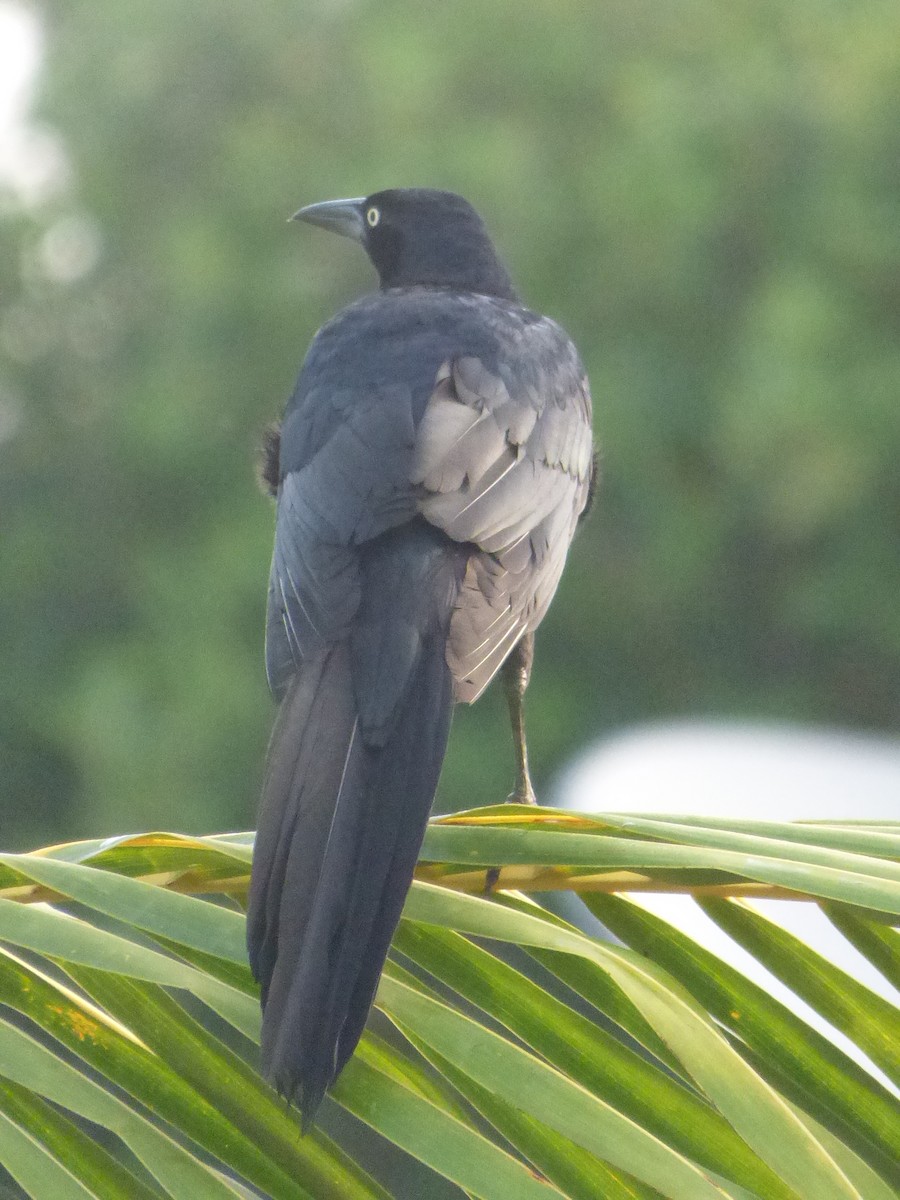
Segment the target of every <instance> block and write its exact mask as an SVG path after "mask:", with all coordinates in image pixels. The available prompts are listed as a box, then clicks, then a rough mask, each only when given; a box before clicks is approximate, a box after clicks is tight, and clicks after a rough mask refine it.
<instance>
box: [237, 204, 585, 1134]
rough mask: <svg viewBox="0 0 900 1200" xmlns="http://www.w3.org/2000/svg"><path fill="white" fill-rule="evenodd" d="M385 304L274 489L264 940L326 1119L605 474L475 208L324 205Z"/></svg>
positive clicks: (364, 308)
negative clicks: (417, 894)
mask: <svg viewBox="0 0 900 1200" xmlns="http://www.w3.org/2000/svg"><path fill="white" fill-rule="evenodd" d="M296 218H297V219H298V220H302V221H308V222H310V223H312V224H314V225H321V226H323V227H324V228H326V229H330V230H333V231H334V232H336V233H341V234H345V235H347V236H349V237H352V238H354V239H355V240H356V241H358V242H361V243H362V245H363V247H364V248H365V250H366V252H367V253H368V255H369V258H370V259H371V261H372V263H373V265H374V267H375V269H376V271H377V272H378V277H379V282H380V285H381V287H380V290H379V291H377V292H375V293H373V294H371V295H367V296H364V297H363V298H362V299H360V300H357V301H356V302H355V303H354V304H351V305H350V306H349V307H347V308H345V309H343V310H342V311H341V312H340V313H338V315H337V316H336V317H334V319H333V320H331V321H329V322H328V324H326V325H325V326H324V327H323V328H322V329H320V330H319V332H318V333H317V334H316V337H315V339H314V340H313V343H312V345H311V347H310V349H309V352H308V354H307V356H306V360H305V362H304V364H303V367H302V369H301V372H300V377H299V379H298V381H297V385H296V387H295V389H294V393H293V395H292V396H291V398H290V401H289V402H288V405H287V409H286V412H285V415H284V419H283V421H282V424H281V430H280V442H279V439H278V438H277V437H275V438H273V439H272V440H271V441H270V445H269V461H268V466H267V469H266V472H265V473H266V476H267V479H268V481H269V483H270V485H271V487H272V490H273V492H274V494H275V495H276V497H277V518H276V530H275V551H274V557H273V560H272V570H271V576H270V582H269V601H268V616H267V627H266V666H267V672H268V678H269V684H270V686H271V689H272V691H273V693H274V694H275V696H276V697H277V699H278V700H279V702H280V708H279V712H278V717H277V720H276V724H275V728H274V732H273V734H272V740H271V744H270V747H269V757H268V766H267V774H266V780H265V784H264V787H263V795H262V802H261V806H260V815H259V832H258V834H257V839H256V851H255V855H254V860H253V876H252V882H251V887H250V908H249V914H248V922H247V930H248V934H247V936H248V945H249V951H250V962H251V965H252V968H253V973H254V975H255V976H256V978H257V980H258V981H259V982H260V984H261V985H262V1005H263V1029H262V1069H263V1072H264V1074H265V1075H266V1076H267V1077H268V1078H269V1079H270V1080H271V1081H272V1083H273V1084H274V1085H275V1087H276V1088H277V1089H278V1090H279V1091H280V1092H281V1093H282V1094H283V1095H285V1096H286V1097H287V1098H288V1099H289V1100H291V1101H295V1102H297V1103H298V1104H299V1105H300V1108H301V1112H302V1116H303V1120H304V1123H305V1124H306V1125H308V1124H309V1123H310V1122H311V1121H312V1119H313V1118H314V1116H315V1113H316V1110H317V1108H318V1106H319V1104H320V1103H321V1101H322V1098H323V1096H324V1094H325V1091H326V1089H327V1088H328V1087H329V1086H330V1084H331V1083H332V1082H333V1081H334V1080H335V1079H336V1078H337V1076H338V1074H339V1072H340V1071H341V1069H342V1068H343V1066H344V1065H345V1063H346V1062H347V1060H348V1059H349V1058H350V1056H351V1054H352V1053H353V1051H354V1049H355V1047H356V1044H357V1042H358V1041H359V1038H360V1035H361V1033H362V1030H363V1027H364V1025H365V1023H366V1019H367V1017H368V1014H369V1009H370V1007H371V1004H372V999H373V996H374V994H375V989H376V987H377V985H378V980H379V976H380V974H381V969H382V966H383V965H384V960H385V956H386V955H387V951H388V947H389V945H390V941H391V937H392V936H393V933H394V929H395V928H396V925H397V922H398V920H399V919H400V912H401V909H402V907H403V902H404V899H405V897H406V893H407V891H408V890H409V887H410V883H411V880H412V876H413V871H414V868H415V865H416V859H417V857H418V853H419V849H420V847H421V843H422V838H423V836H424V832H425V826H426V823H427V820H428V814H429V810H430V808H431V803H432V800H433V798H434V793H435V790H436V788H437V782H438V776H439V775H440V771H441V763H442V761H443V758H444V753H445V750H446V746H447V736H448V733H449V729H450V717H451V713H452V709H453V704H454V701H457V700H464V701H467V702H471V701H473V700H475V699H476V698H477V697H478V696H479V695H480V694H481V692H482V691H483V690H484V688H485V687H486V686H487V684H488V682H489V681H490V680H491V678H492V677H493V676H494V674H495V673H496V672H497V670H498V669H499V668H500V667H501V665H502V664H503V663H504V661H505V660H506V661H507V667H506V668H505V673H506V678H507V691H508V697H509V699H510V708H511V712H512V713H513V722H514V730H515V731H516V742H517V762H518V781H517V789H516V793H515V794H514V795H515V797H516V798H519V799H523V800H532V801H533V799H534V796H533V792H532V791H531V784H530V781H529V779H528V768H527V760H526V757H525V748H524V731H523V729H522V716H521V709H522V705H521V700H522V696H523V694H524V689H525V686H526V685H527V682H528V675H529V671H530V666H531V646H532V634H533V631H534V629H535V628H536V626H537V625H538V623H539V622H540V620H541V618H542V617H543V615H544V613H545V612H546V610H547V606H548V604H549V603H550V600H551V598H552V596H553V593H554V592H555V590H556V585H557V583H558V582H559V577H560V574H561V572H562V569H563V564H564V562H565V558H566V552H567V550H568V546H569V542H570V541H571V538H572V535H573V533H574V530H575V526H576V524H577V522H578V518H579V516H580V514H581V513H582V511H583V510H584V509H585V507H586V505H587V503H588V498H589V493H590V490H591V482H592V476H593V468H592V449H591V401H590V393H589V391H588V384H587V379H586V378H585V373H584V368H583V367H582V365H581V361H580V360H579V357H578V354H577V351H576V350H575V347H574V346H573V344H572V342H571V341H570V340H569V338H568V337H567V336H566V334H565V333H564V332H563V330H562V329H561V328H560V327H559V325H557V324H556V323H555V322H553V321H551V320H550V319H549V318H547V317H542V316H539V315H537V314H536V313H533V312H529V310H528V309H526V308H524V307H523V306H522V305H521V303H520V302H519V300H518V298H517V296H516V293H515V291H514V289H513V285H512V283H511V281H510V278H509V275H508V274H507V272H506V269H505V268H504V266H503V264H502V263H501V261H500V259H499V257H498V255H497V252H496V251H495V249H494V246H493V244H492V243H491V240H490V238H489V236H488V234H487V232H486V230H485V227H484V225H483V223H482V221H481V219H480V217H479V216H478V214H477V213H476V212H475V211H474V209H473V208H472V207H471V206H470V205H469V204H468V203H467V202H466V201H465V200H463V199H462V198H461V197H460V196H456V195H453V194H452V193H449V192H439V191H431V190H425V189H399V190H393V191H384V192H377V193H376V194H374V195H372V196H369V197H367V198H365V199H357V200H334V201H328V202H326V203H324V204H313V205H310V206H309V207H308V208H303V209H301V210H300V212H298V213H297V214H296Z"/></svg>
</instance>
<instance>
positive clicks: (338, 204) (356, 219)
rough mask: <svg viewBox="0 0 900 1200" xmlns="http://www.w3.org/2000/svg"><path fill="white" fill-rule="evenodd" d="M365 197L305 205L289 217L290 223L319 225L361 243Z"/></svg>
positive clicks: (363, 232) (363, 234)
mask: <svg viewBox="0 0 900 1200" xmlns="http://www.w3.org/2000/svg"><path fill="white" fill-rule="evenodd" d="M365 202H366V198H365V196H358V197H356V199H354V200H323V201H322V203H321V204H307V206H306V208H301V209H300V211H299V212H295V213H294V215H293V216H292V217H291V220H292V221H307V222H309V224H310V225H321V226H322V228H323V229H330V230H331V232H332V233H340V234H342V235H343V236H344V237H349V238H353V240H354V241H355V242H361V241H362V240H363V237H364V236H365V232H366V223H365V220H364V218H363V206H364V204H365Z"/></svg>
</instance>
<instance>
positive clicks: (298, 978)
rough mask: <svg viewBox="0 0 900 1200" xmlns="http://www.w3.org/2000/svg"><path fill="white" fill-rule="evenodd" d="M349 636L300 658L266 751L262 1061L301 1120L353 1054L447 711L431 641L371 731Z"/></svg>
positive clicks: (258, 955) (256, 934)
mask: <svg viewBox="0 0 900 1200" xmlns="http://www.w3.org/2000/svg"><path fill="white" fill-rule="evenodd" d="M353 658H354V650H353V646H352V645H351V642H350V641H349V640H348V641H346V642H341V643H338V644H336V645H333V646H331V647H329V648H328V649H326V650H323V651H322V652H321V653H320V654H319V655H318V656H316V657H314V658H312V659H310V660H307V661H305V662H304V664H303V666H302V668H301V669H300V671H299V673H298V675H297V677H296V679H295V680H294V682H293V683H292V684H291V687H290V688H289V690H288V692H287V694H286V696H285V697H284V699H283V701H282V704H281V708H280V710H279V714H278V720H277V723H276V726H275V730H274V732H273V735H272V742H271V745H270V748H269V761H268V770H267V775H266V782H265V786H264V789H263V798H262V805H261V809H260V818H259V832H258V834H257V840H256V850H255V855H254V861H253V878H252V883H251V888H250V909H249V914H248V924H247V930H248V933H247V938H248V945H249V950H250V963H251V966H252V968H253V973H254V975H255V976H256V978H257V979H258V980H259V981H260V983H261V985H262V997H263V1030H262V1067H263V1071H264V1073H265V1074H266V1076H267V1077H268V1078H269V1079H270V1080H271V1081H272V1083H273V1084H274V1085H275V1087H277V1088H278V1090H279V1091H280V1092H281V1093H282V1094H283V1095H285V1096H287V1097H288V1099H290V1100H293V1101H296V1102H297V1103H298V1104H299V1106H300V1109H301V1112H302V1116H303V1120H304V1124H307V1125H308V1124H309V1122H311V1121H312V1119H313V1118H314V1116H315V1113H316V1110H317V1108H318V1106H319V1104H320V1103H321V1100H322V1097H323V1096H324V1094H325V1091H326V1089H327V1088H328V1086H329V1085H330V1084H331V1083H332V1082H333V1080H334V1079H335V1078H336V1077H337V1075H338V1073H339V1072H340V1070H341V1068H342V1067H343V1066H344V1064H345V1063H346V1062H347V1060H348V1059H349V1057H350V1055H351V1054H352V1053H353V1051H354V1049H355V1047H356V1044H357V1042H358V1041H359V1038H360V1035H361V1033H362V1030H363V1026H364V1025H365V1023H366V1019H367V1017H368V1014H369V1009H370V1007H371V1004H372V998H373V996H374V994H375V989H376V988H377V986H378V980H379V977H380V974H381V968H382V966H383V965H384V960H385V957H386V955H387V951H388V947H389V945H390V941H391V937H392V936H393V933H394V929H395V928H396V925H397V922H398V921H399V919H400V912H401V909H402V907H403V902H404V899H405V897H406V893H407V891H408V890H409V886H410V883H411V880H412V875H413V871H414V869H415V865H416V859H417V857H418V853H419V850H420V848H421V844H422V838H423V836H424V832H425V826H426V823H427V820H428V813H429V810H430V808H431V803H432V800H433V798H434V793H435V790H436V788H437V782H438V776H439V774H440V770H441V764H442V762H443V758H444V753H445V750H446V746H447V737H448V733H449V728H450V716H451V711H452V683H451V677H450V672H449V668H448V667H447V664H446V659H445V653H444V638H443V637H441V636H437V635H435V636H431V637H425V638H424V639H423V640H422V641H420V642H419V645H418V652H417V654H416V655H415V661H414V663H413V665H412V669H411V671H410V672H409V675H408V676H407V679H406V686H405V687H404V688H403V690H402V695H401V696H400V697H399V700H398V704H397V706H396V709H395V712H394V714H393V718H394V719H393V720H392V721H391V722H390V727H389V729H388V730H387V732H386V736H384V735H383V732H382V736H379V737H377V738H371V737H367V736H366V734H365V729H364V727H363V722H362V721H361V719H360V715H359V704H358V702H357V699H356V695H355V690H354V677H353V675H354V672H353Z"/></svg>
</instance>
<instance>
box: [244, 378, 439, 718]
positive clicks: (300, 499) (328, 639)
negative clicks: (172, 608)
mask: <svg viewBox="0 0 900 1200" xmlns="http://www.w3.org/2000/svg"><path fill="white" fill-rule="evenodd" d="M414 436H415V435H414V429H413V419H412V404H411V393H410V389H409V388H408V387H403V386H396V387H395V386H390V387H379V388H364V387H360V388H358V389H357V388H353V389H346V390H343V391H335V390H333V389H332V390H328V391H320V390H319V389H315V388H313V389H311V390H310V391H309V392H307V393H305V394H304V395H303V397H302V400H301V401H300V402H299V403H298V404H297V405H296V406H295V407H293V408H292V410H291V412H290V415H289V416H288V417H287V419H286V420H285V422H284V425H283V427H282V431H281V452H280V457H281V480H280V483H279V487H278V497H277V515H276V523H275V549H274V553H273V557H272V569H271V572H270V576H269V602H268V616H267V622H266V668H267V672H268V676H269V683H270V685H271V687H272V690H273V692H274V693H275V694H276V696H279V697H280V696H281V695H282V694H283V693H284V690H285V688H286V687H287V684H288V682H289V680H290V678H291V676H292V675H293V673H294V672H295V670H296V668H297V666H298V664H299V663H300V662H302V661H303V660H304V659H306V658H309V657H310V656H311V655H313V654H315V653H316V652H318V651H319V650H321V649H322V648H324V647H325V646H328V645H330V644H332V643H333V642H335V641H337V640H339V639H340V638H342V637H343V636H345V635H346V633H347V632H348V631H349V629H350V625H351V622H352V621H353V618H354V616H355V614H356V613H357V610H358V609H359V605H360V595H361V592H360V555H359V552H358V548H359V546H360V545H361V544H362V543H364V542H366V541H368V540H370V539H372V538H374V537H377V535H378V534H379V533H382V532H384V531H385V530H386V529H390V528H392V527H393V526H395V525H398V524H401V523H402V522H404V521H406V520H409V519H410V518H411V517H413V516H414V515H415V511H416V510H415V499H414V496H413V492H412V488H411V487H410V484H409V459H410V455H411V452H412V446H413V441H414Z"/></svg>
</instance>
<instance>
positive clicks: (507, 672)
mask: <svg viewBox="0 0 900 1200" xmlns="http://www.w3.org/2000/svg"><path fill="white" fill-rule="evenodd" d="M533 661H534V634H533V633H526V634H525V635H524V636H523V637H521V638H520V639H519V641H518V642H517V643H516V645H515V648H514V649H513V651H512V652H511V653H510V655H509V657H508V658H507V660H506V662H505V663H504V664H503V668H502V670H503V690H504V691H505V692H506V703H507V704H508V705H509V720H510V724H511V725H512V735H513V749H514V750H515V755H516V787H515V791H513V792H512V793H511V794H510V795H509V796H508V797H507V800H508V801H509V802H510V803H512V804H537V797H536V796H535V794H534V788H533V787H532V786H531V776H530V775H529V774H528V746H527V744H526V741H525V689H526V688H527V687H528V680H529V679H530V678H531V664H532V662H533Z"/></svg>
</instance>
